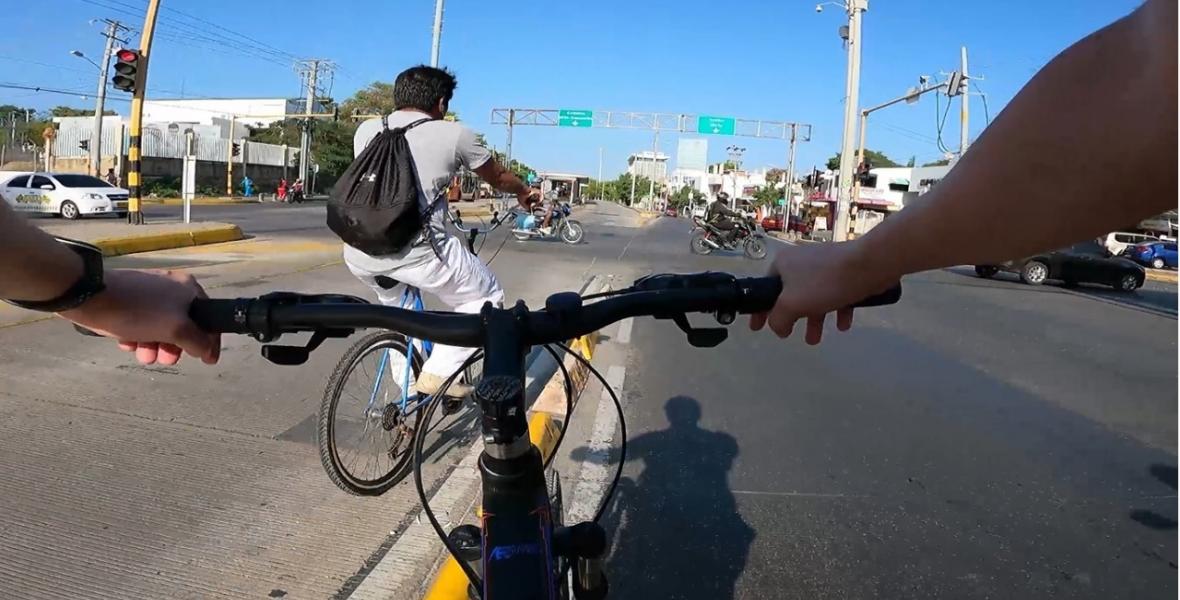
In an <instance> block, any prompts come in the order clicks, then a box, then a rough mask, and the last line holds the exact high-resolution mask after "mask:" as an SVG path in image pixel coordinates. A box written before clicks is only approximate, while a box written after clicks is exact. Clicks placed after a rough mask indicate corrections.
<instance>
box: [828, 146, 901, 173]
mask: <svg viewBox="0 0 1180 600" xmlns="http://www.w3.org/2000/svg"><path fill="white" fill-rule="evenodd" d="M865 160H867V161H869V164H871V165H873V168H878V167H900V166H901V165H899V164H897V163H896V162H894V161H893V159H891V158H889V157H888V156H885V155H884V154H882V153H880V152H877V151H876V150H870V149H868V148H865ZM839 168H840V153H839V152H837V153H836V155H835V156H833V157H831V158H829V159H828V170H829V171H835V170H837V169H839Z"/></svg>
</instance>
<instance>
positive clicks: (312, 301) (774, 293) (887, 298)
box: [190, 273, 901, 347]
mask: <svg viewBox="0 0 1180 600" xmlns="http://www.w3.org/2000/svg"><path fill="white" fill-rule="evenodd" d="M781 291H782V283H781V282H780V281H779V279H778V278H777V277H756V278H746V279H738V278H735V277H733V276H732V275H729V274H727V273H699V274H695V275H653V276H649V277H645V278H643V279H640V280H639V281H636V282H635V285H634V286H633V287H632V288H629V289H628V290H621V291H620V292H618V293H617V295H615V296H613V297H610V298H605V299H603V300H599V301H597V302H593V303H590V304H585V305H584V304H583V303H582V298H581V297H580V296H579V295H577V294H575V293H573V292H564V293H558V294H554V295H552V296H550V297H549V298H548V299H547V300H546V302H545V309H544V310H537V311H532V312H529V311H528V310H527V309H526V308H525V306H524V304H523V302H518V303H517V306H516V307H515V308H514V309H512V310H514V311H517V319H518V322H519V323H520V325H521V330H522V335H521V340H522V341H523V342H524V343H526V344H529V345H538V344H548V343H554V342H563V341H567V340H570V339H573V338H576V337H579V336H582V335H585V334H587V333H590V332H592V331H597V330H598V329H601V328H603V327H605V326H607V325H609V324H611V323H614V322H616V321H620V320H623V319H626V318H629V317H640V316H652V317H656V318H665V319H677V318H678V317H683V315H685V314H686V313H690V312H706V313H707V312H712V313H716V314H717V317H718V320H719V321H721V322H722V323H726V324H728V322H732V320H733V317H734V315H735V314H736V313H754V312H763V311H767V310H770V308H771V307H772V306H773V305H774V302H775V300H776V299H777V298H778V295H779V293H780V292H781ZM900 297H901V286H900V285H898V286H895V287H893V288H890V289H889V290H886V291H885V292H882V293H881V294H877V295H875V296H872V297H870V298H866V299H865V300H863V301H861V302H858V303H857V304H856V305H855V306H856V307H867V306H882V305H886V304H893V303H895V302H897V301H898V300H899V299H900ZM190 314H191V316H192V318H193V320H194V321H195V322H196V323H197V324H198V325H199V326H200V327H201V328H202V329H204V330H206V331H209V332H217V333H239V334H248V335H252V336H254V337H256V338H257V339H259V340H262V341H271V340H274V339H276V338H278V337H279V336H280V335H282V334H284V333H297V332H308V331H312V332H315V331H324V330H337V331H339V330H351V329H362V328H381V329H391V330H395V331H399V332H402V333H404V334H406V335H408V336H410V337H414V338H418V339H426V340H431V341H433V342H436V343H440V344H447V345H451V346H466V347H478V346H481V345H482V344H483V341H484V340H483V322H482V318H481V316H480V315H474V314H460V313H442V312H429V311H427V312H421V311H411V310H405V309H401V308H396V307H389V306H381V305H372V304H368V303H367V302H365V301H363V300H360V299H358V298H354V297H351V296H339V295H328V296H305V295H300V294H290V293H277V294H268V295H266V296H262V297H259V298H238V299H233V300H230V299H197V300H194V301H193V304H192V309H191V311H190ZM677 323H678V324H681V321H677ZM681 327H682V328H685V327H687V322H684V323H683V324H681ZM686 331H689V330H688V329H686ZM690 334H691V332H690Z"/></svg>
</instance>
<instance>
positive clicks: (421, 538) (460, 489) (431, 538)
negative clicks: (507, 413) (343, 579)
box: [347, 443, 483, 600]
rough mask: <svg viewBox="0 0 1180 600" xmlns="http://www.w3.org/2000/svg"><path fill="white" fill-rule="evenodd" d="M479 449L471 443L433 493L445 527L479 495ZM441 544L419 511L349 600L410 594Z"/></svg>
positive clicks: (459, 518) (457, 519)
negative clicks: (467, 450) (475, 492)
mask: <svg viewBox="0 0 1180 600" xmlns="http://www.w3.org/2000/svg"><path fill="white" fill-rule="evenodd" d="M480 452H483V444H479V443H476V444H472V445H471V451H470V452H468V453H467V456H466V457H464V459H463V461H462V462H460V463H459V466H458V467H456V468H455V469H454V470H453V471H451V474H450V475H448V476H447V479H446V481H444V482H443V484H442V485H441V486H439V488H438V490H437V491H435V492H434V495H432V496H431V497H430V506H431V508H433V509H434V514H435V516H436V517H438V522H439V524H441V525H442V526H443V530H447V528H449V527H450V526H451V525H453V524H455V523H459V522H461V521H462V519H463V516H464V515H465V514H466V513H467V512H468V511H469V510H471V507H472V505H474V503H475V502H476V501H477V500H478V496H479V495H478V494H473V493H472V491H473V490H475V489H477V488H478V486H479V479H480V475H479V469H478V468H476V464H477V461H478V460H479V454H480ZM440 547H442V542H441V541H439V539H438V535H436V534H435V532H434V528H433V527H431V526H430V521H429V520H427V519H425V518H423V515H422V513H421V512H419V513H418V515H417V518H415V520H414V522H413V523H411V524H410V526H409V527H407V528H406V530H405V531H404V532H402V534H401V535H400V536H399V537H398V538H397V541H395V542H394V543H393V545H392V546H390V547H389V551H388V552H386V553H385V556H384V557H382V558H381V561H380V562H378V563H377V565H376V566H374V567H373V570H372V571H370V572H369V573H368V575H366V576H365V578H364V580H363V581H361V583H360V585H358V586H357V587H356V589H354V590H353V591H352V593H351V594H348V596H347V597H348V598H349V599H350V600H361V599H365V598H372V599H374V600H377V599H383V598H389V597H390V596H391V595H392V594H394V593H397V592H400V593H403V594H405V595H407V596H409V595H410V594H412V593H413V592H414V591H416V590H418V588H419V587H421V585H422V579H423V577H426V576H427V575H429V573H426V572H424V571H423V568H425V569H429V568H431V567H432V566H433V565H434V561H435V559H436V558H438V549H439V548H440Z"/></svg>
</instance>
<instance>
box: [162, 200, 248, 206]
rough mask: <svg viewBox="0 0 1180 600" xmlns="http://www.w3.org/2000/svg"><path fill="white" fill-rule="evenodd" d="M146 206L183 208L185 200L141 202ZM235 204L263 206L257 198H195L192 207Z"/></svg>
mask: <svg viewBox="0 0 1180 600" xmlns="http://www.w3.org/2000/svg"><path fill="white" fill-rule="evenodd" d="M140 202H142V203H144V204H160V205H164V206H183V205H184V200H181V199H180V198H144V199H143V200H140ZM235 204H262V201H261V200H258V199H257V198H255V199H252V200H248V199H246V198H194V199H193V201H192V202H191V205H192V206H233V205H235Z"/></svg>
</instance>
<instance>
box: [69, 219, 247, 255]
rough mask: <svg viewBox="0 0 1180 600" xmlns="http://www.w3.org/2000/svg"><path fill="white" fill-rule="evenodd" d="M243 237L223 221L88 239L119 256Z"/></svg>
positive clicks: (236, 239) (104, 252) (107, 253)
mask: <svg viewBox="0 0 1180 600" xmlns="http://www.w3.org/2000/svg"><path fill="white" fill-rule="evenodd" d="M244 238H245V236H244V235H243V234H242V230H241V228H240V227H238V226H237V225H233V224H230V223H226V224H223V225H219V226H217V227H209V228H205V229H197V230H192V231H172V232H168V233H150V234H147V235H126V236H120V237H109V238H100V239H97V240H94V241H93V242H91V243H92V244H94V245H95V246H98V247H99V248H102V253H103V255H104V256H120V255H123V254H135V253H137V252H152V251H155V250H170V249H172V248H187V247H190V246H202V245H205V244H220V243H223V242H236V241H238V240H241V239H244Z"/></svg>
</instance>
